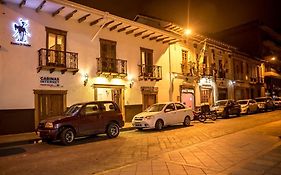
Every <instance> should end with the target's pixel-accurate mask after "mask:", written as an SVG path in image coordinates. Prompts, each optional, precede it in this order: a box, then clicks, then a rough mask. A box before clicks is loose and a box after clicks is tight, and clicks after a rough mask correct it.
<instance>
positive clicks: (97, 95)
mask: <svg viewBox="0 0 281 175" xmlns="http://www.w3.org/2000/svg"><path fill="white" fill-rule="evenodd" d="M124 88H125V86H122V85H121V86H119V85H118V86H117V85H94V100H96V101H104V100H109V101H114V102H115V103H117V104H118V106H119V108H120V110H121V111H122V113H123V114H124Z"/></svg>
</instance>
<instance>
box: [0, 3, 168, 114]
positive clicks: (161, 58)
mask: <svg viewBox="0 0 281 175" xmlns="http://www.w3.org/2000/svg"><path fill="white" fill-rule="evenodd" d="M0 6H1V8H0V9H1V10H0V12H1V13H0V33H1V36H0V37H1V38H0V45H1V49H0V109H25V108H34V94H33V90H34V89H45V90H68V91H67V106H69V105H71V104H72V103H76V102H81V101H89V100H93V99H94V94H93V93H94V91H93V88H92V87H91V85H92V84H94V83H96V82H95V81H96V77H97V76H96V66H97V65H96V63H97V61H96V58H97V57H99V55H100V48H99V39H100V38H103V39H108V40H113V41H117V58H118V59H124V60H127V61H128V62H127V64H128V78H129V79H133V80H134V82H135V83H134V85H133V87H132V88H129V82H128V81H127V79H124V80H121V81H120V84H121V85H125V86H126V89H125V104H141V103H142V95H141V90H140V87H141V86H155V87H159V94H158V97H159V99H158V100H159V101H168V95H167V94H168V92H169V87H168V86H167V83H169V76H168V75H169V67H168V65H167V63H168V62H167V59H168V50H167V49H168V44H162V42H156V41H155V40H154V41H150V40H148V39H142V38H141V37H140V36H139V37H134V35H133V34H130V35H126V34H125V32H117V31H109V30H108V29H103V30H101V32H100V33H99V35H98V37H97V38H96V39H95V40H94V41H91V39H92V37H93V35H94V34H95V32H96V31H97V30H98V27H97V26H91V27H90V26H89V25H88V24H87V23H81V24H79V23H78V22H77V21H73V20H68V21H65V20H64V18H63V17H61V16H55V17H52V16H51V15H50V14H46V13H43V12H39V13H36V12H35V10H34V9H28V8H25V7H23V8H18V6H14V5H11V4H7V5H2V4H1V5H0ZM18 18H24V19H28V20H29V25H30V26H29V32H30V33H31V35H32V37H31V38H30V39H29V40H30V44H31V47H25V46H17V45H12V44H10V42H11V41H14V39H13V37H12V35H13V32H12V29H11V23H12V22H16V21H17V20H18ZM45 27H51V28H55V29H59V30H64V31H67V51H70V52H77V53H78V60H79V62H78V66H79V67H78V68H79V72H78V73H76V75H72V73H71V72H65V73H64V74H61V73H60V72H56V71H55V72H53V73H52V74H50V72H49V71H44V70H41V71H40V72H39V73H37V70H36V68H37V66H38V50H39V49H40V48H46V31H45ZM140 47H144V48H149V49H152V50H153V58H154V64H156V65H160V66H163V67H162V75H163V80H160V81H158V82H155V81H138V74H139V70H138V65H139V64H140ZM84 73H88V75H89V82H88V84H87V86H85V87H84V86H83V80H82V79H81V78H82V75H83V74H84ZM41 76H49V77H59V79H60V84H61V85H62V87H46V86H41V85H40V82H39V80H40V77H41ZM110 83H111V82H110V81H108V82H106V84H110Z"/></svg>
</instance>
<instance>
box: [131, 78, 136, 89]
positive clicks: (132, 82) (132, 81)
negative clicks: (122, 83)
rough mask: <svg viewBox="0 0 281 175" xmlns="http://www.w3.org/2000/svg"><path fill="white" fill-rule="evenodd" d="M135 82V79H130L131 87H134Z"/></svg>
mask: <svg viewBox="0 0 281 175" xmlns="http://www.w3.org/2000/svg"><path fill="white" fill-rule="evenodd" d="M134 83H135V82H134V80H131V81H130V88H132V87H133V85H134Z"/></svg>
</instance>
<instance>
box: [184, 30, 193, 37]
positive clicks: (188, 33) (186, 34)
mask: <svg viewBox="0 0 281 175" xmlns="http://www.w3.org/2000/svg"><path fill="white" fill-rule="evenodd" d="M191 32H192V31H191V29H185V30H184V35H185V36H189V35H190V34H191Z"/></svg>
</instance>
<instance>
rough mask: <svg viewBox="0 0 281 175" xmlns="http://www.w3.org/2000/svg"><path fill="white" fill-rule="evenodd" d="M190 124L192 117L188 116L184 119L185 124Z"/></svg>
mask: <svg viewBox="0 0 281 175" xmlns="http://www.w3.org/2000/svg"><path fill="white" fill-rule="evenodd" d="M189 125H190V118H189V116H186V117H185V118H184V121H183V126H189Z"/></svg>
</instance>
